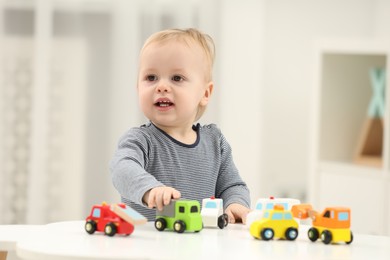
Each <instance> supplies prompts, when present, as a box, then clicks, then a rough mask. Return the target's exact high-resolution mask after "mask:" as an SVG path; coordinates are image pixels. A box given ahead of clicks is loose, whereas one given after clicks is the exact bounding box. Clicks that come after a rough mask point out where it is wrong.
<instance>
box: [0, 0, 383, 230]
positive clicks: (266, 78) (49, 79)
mask: <svg viewBox="0 0 390 260" xmlns="http://www.w3.org/2000/svg"><path fill="white" fill-rule="evenodd" d="M172 27H179V28H187V27H197V28H199V29H201V30H202V31H204V32H206V33H208V34H210V35H211V36H212V37H213V38H214V40H215V42H216V49H217V60H216V64H215V68H214V81H215V88H214V95H213V97H212V100H211V104H210V106H209V107H208V110H207V112H206V114H205V116H204V117H203V118H202V119H201V120H200V122H201V123H211V122H212V123H216V124H218V126H219V127H220V128H221V129H222V132H223V133H224V134H225V136H226V137H227V139H228V141H229V142H230V144H231V146H232V148H233V156H234V159H235V162H236V165H237V167H238V168H239V170H240V172H241V175H242V177H243V179H244V180H245V181H246V182H247V183H248V185H249V188H250V190H251V195H252V201H253V203H254V202H255V201H256V199H257V198H259V197H268V196H277V197H291V198H298V199H301V200H302V201H307V200H308V197H307V194H308V189H307V187H308V186H309V183H308V176H309V160H310V152H309V150H310V149H309V140H310V138H309V134H310V111H311V109H312V105H313V104H312V103H311V100H312V89H313V84H312V82H313V74H314V67H315V66H314V61H313V48H314V42H316V41H318V39H322V38H343V39H356V38H358V39H359V38H364V39H372V38H379V39H380V38H384V37H387V36H388V35H389V32H390V1H387V0H315V1H313V0H294V1H291V0H240V1H238V0H223V1H222V0H187V1H183V0H148V1H146V0H131V1H130V0H35V1H34V0H2V1H0V224H14V223H29V224H41V223H49V222H53V221H60V220H73V219H83V218H85V217H86V216H87V215H88V213H89V210H90V208H91V206H92V205H93V204H97V203H101V202H102V201H107V202H109V203H111V202H118V201H119V200H120V198H119V196H118V194H117V193H116V191H115V190H114V188H113V187H112V183H111V176H110V173H109V170H108V164H109V161H110V159H111V156H112V155H113V152H114V150H115V148H116V144H117V141H118V139H119V137H120V136H121V135H122V134H123V133H124V132H125V131H126V130H127V129H128V128H129V127H131V126H139V125H141V124H143V123H145V122H146V119H145V118H144V117H143V116H142V114H141V113H140V110H139V108H138V100H137V93H136V74H137V63H138V52H139V50H140V48H141V46H142V44H143V42H144V40H145V39H146V38H147V37H148V36H149V35H150V34H152V33H153V32H156V31H158V30H161V29H165V28H172Z"/></svg>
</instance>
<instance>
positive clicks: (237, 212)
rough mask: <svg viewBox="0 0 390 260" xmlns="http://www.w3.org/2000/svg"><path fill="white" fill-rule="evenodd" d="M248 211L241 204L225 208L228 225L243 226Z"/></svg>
mask: <svg viewBox="0 0 390 260" xmlns="http://www.w3.org/2000/svg"><path fill="white" fill-rule="evenodd" d="M249 211H250V209H249V208H247V207H245V206H243V205H241V204H238V203H232V204H230V205H229V206H228V207H227V208H226V210H225V213H226V214H227V215H228V218H229V223H232V224H234V223H236V222H242V223H243V224H245V223H246V215H247V214H248V213H249Z"/></svg>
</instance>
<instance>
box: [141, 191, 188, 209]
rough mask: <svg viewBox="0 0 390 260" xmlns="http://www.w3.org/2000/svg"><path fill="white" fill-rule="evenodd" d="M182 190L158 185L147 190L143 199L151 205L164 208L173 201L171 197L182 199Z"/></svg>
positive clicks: (151, 206) (150, 206)
mask: <svg viewBox="0 0 390 260" xmlns="http://www.w3.org/2000/svg"><path fill="white" fill-rule="evenodd" d="M180 196H181V194H180V192H179V191H178V190H176V189H174V188H172V187H166V186H163V187H156V188H153V189H150V190H148V191H147V192H145V195H144V196H143V198H142V200H143V202H144V203H145V204H146V205H147V206H148V207H149V208H154V207H156V208H157V209H158V210H162V209H163V207H164V206H166V205H168V204H169V203H170V202H171V199H180Z"/></svg>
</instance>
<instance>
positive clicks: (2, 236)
mask: <svg viewBox="0 0 390 260" xmlns="http://www.w3.org/2000/svg"><path fill="white" fill-rule="evenodd" d="M40 227H42V226H39V225H1V226H0V260H4V259H6V258H7V253H8V252H14V251H15V250H16V243H17V241H18V240H20V239H22V238H25V237H27V236H29V235H30V234H32V233H34V232H35V231H37V230H38V229H39V228H40Z"/></svg>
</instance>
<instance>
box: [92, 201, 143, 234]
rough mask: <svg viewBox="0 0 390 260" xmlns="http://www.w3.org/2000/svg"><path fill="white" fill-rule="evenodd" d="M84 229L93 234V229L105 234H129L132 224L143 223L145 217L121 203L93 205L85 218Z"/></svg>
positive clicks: (131, 230) (132, 229)
mask: <svg viewBox="0 0 390 260" xmlns="http://www.w3.org/2000/svg"><path fill="white" fill-rule="evenodd" d="M85 221H86V222H85V231H87V233H88V234H93V233H95V231H100V232H104V234H105V235H107V236H114V235H115V234H117V233H118V234H124V235H127V236H128V235H130V234H131V233H133V231H134V225H137V224H144V223H146V221H147V219H146V218H145V217H144V216H142V215H141V214H139V213H138V212H137V211H135V210H134V209H132V208H130V207H128V206H126V205H125V204H123V203H118V204H112V205H108V204H106V203H102V205H94V206H93V207H92V210H91V214H90V215H89V216H88V217H87V218H86V220H85Z"/></svg>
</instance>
